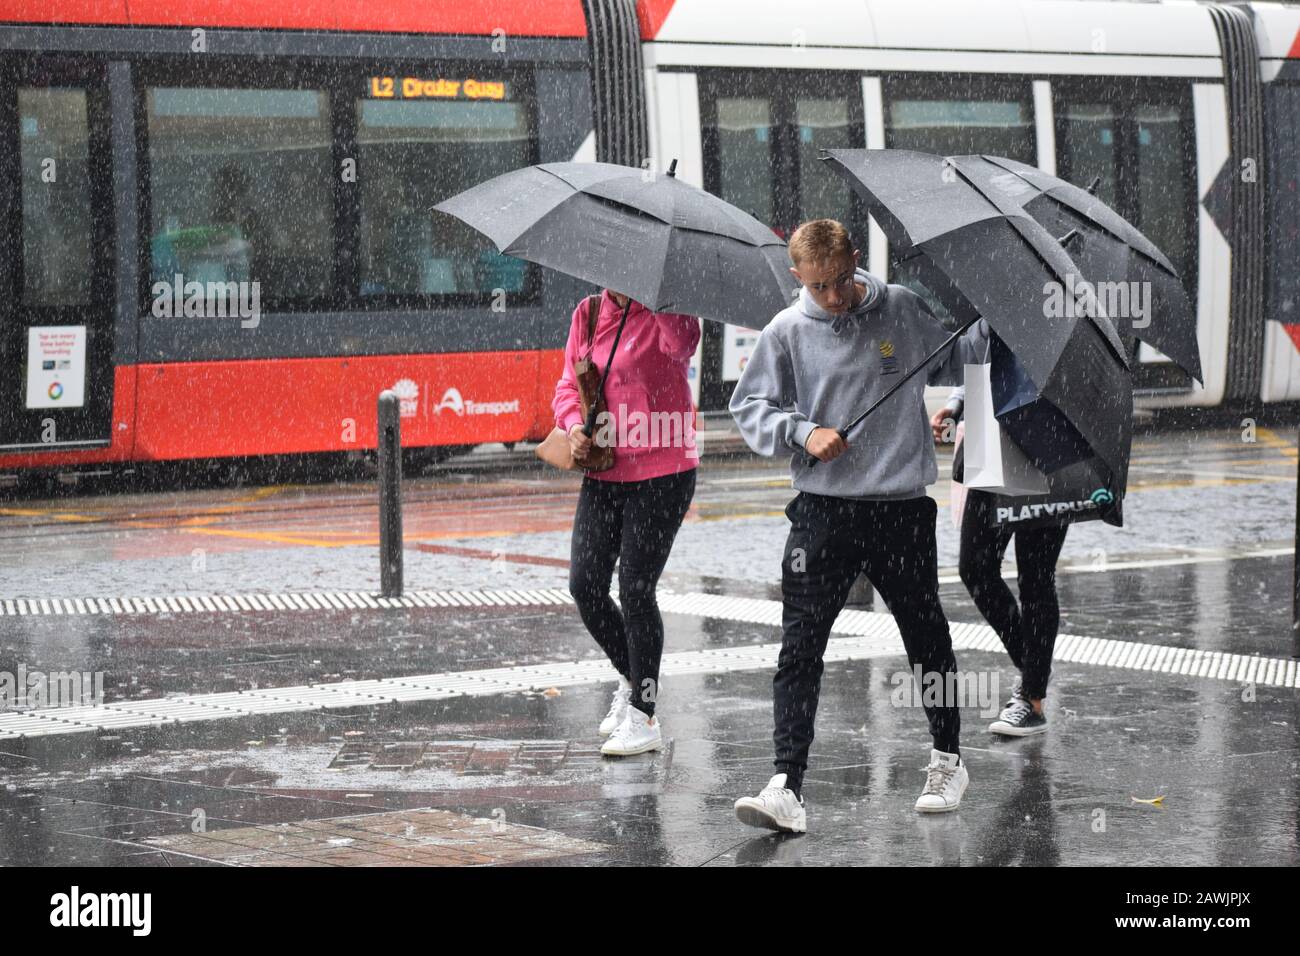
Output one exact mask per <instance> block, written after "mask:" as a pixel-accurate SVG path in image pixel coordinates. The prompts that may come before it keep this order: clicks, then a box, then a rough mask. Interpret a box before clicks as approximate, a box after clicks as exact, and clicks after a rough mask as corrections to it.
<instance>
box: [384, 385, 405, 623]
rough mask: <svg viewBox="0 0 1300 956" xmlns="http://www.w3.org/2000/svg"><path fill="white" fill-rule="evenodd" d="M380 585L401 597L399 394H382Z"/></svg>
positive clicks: (391, 593)
mask: <svg viewBox="0 0 1300 956" xmlns="http://www.w3.org/2000/svg"><path fill="white" fill-rule="evenodd" d="M379 584H380V589H381V590H382V591H383V595H384V597H388V598H391V597H401V596H402V419H401V415H400V411H399V406H398V400H397V393H395V392H392V391H389V390H385V391H382V392H380V393H379Z"/></svg>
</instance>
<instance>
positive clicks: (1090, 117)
mask: <svg viewBox="0 0 1300 956" xmlns="http://www.w3.org/2000/svg"><path fill="white" fill-rule="evenodd" d="M1053 100H1054V112H1055V116H1056V120H1055V122H1056V147H1057V151H1058V155H1057V175H1059V176H1061V178H1063V179H1065V180H1067V181H1069V182H1072V183H1075V184H1077V185H1079V186H1084V187H1087V186H1090V185H1091V184H1092V183H1093V181H1094V180H1096V181H1097V188H1096V192H1097V196H1098V197H1099V198H1101V199H1102V200H1103V201H1105V202H1106V203H1107V204H1108V205H1109V206H1111V207H1112V208H1113V209H1114V210H1115V211H1116V212H1118V213H1119V214H1120V215H1122V216H1124V217H1125V218H1126V219H1128V220H1129V221H1130V222H1132V223H1133V225H1135V226H1137V227H1138V228H1139V229H1141V230H1142V232H1143V233H1144V234H1145V235H1146V236H1147V238H1149V239H1150V240H1151V241H1152V242H1154V243H1155V244H1156V245H1157V246H1158V247H1159V248H1160V249H1161V250H1162V251H1163V252H1164V253H1165V255H1166V256H1168V257H1169V260H1170V261H1171V262H1172V263H1173V264H1174V267H1175V268H1176V269H1177V270H1178V272H1179V275H1180V276H1181V277H1182V280H1183V285H1184V287H1185V288H1186V289H1187V292H1188V294H1191V295H1194V294H1195V283H1194V281H1193V276H1194V274H1195V270H1196V241H1195V236H1194V233H1193V229H1194V227H1195V211H1194V207H1193V202H1192V199H1193V197H1192V185H1193V184H1194V183H1195V169H1196V157H1195V152H1194V145H1193V143H1192V141H1191V138H1190V135H1189V130H1190V129H1191V126H1192V123H1191V107H1190V102H1189V100H1188V97H1187V94H1186V91H1185V90H1171V89H1162V88H1160V87H1155V86H1147V85H1144V84H1137V83H1134V82H1132V81H1130V80H1122V81H1121V80H1114V79H1111V80H1103V81H1100V82H1097V81H1078V82H1073V83H1072V82H1059V83H1054V84H1053Z"/></svg>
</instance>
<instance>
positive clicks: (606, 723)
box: [600, 674, 632, 737]
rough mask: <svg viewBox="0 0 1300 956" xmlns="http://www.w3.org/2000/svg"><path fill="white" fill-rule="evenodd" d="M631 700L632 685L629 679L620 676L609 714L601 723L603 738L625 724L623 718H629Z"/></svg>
mask: <svg viewBox="0 0 1300 956" xmlns="http://www.w3.org/2000/svg"><path fill="white" fill-rule="evenodd" d="M631 700H632V685H631V684H629V683H628V682H627V678H625V677H623V675H621V674H620V675H619V678H618V686H617V687H615V688H614V696H613V698H611V700H610V702H609V713H608V714H606V715H605V719H604V720H602V721H601V722H600V735H601V736H602V737H608V736H609V735H610V734H612V733H613V732H614V731H616V730H618V725H619V724H621V723H623V718H624V717H626V716H627V709H628V707H629V706H630V703H631Z"/></svg>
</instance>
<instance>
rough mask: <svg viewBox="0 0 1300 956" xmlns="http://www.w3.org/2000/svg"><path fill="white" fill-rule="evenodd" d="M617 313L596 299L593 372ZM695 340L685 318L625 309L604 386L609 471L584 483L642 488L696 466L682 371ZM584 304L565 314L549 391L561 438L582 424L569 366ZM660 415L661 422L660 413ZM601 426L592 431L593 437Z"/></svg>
mask: <svg viewBox="0 0 1300 956" xmlns="http://www.w3.org/2000/svg"><path fill="white" fill-rule="evenodd" d="M622 314H623V310H622V308H621V307H620V306H619V305H618V303H617V302H615V301H614V298H613V296H611V295H610V293H609V290H608V289H606V290H605V291H604V292H602V293H601V296H600V317H599V318H598V319H597V321H596V349H595V354H594V355H593V356H592V357H593V359H594V361H595V362H596V365H597V367H598V368H599V370H600V371H601V372H604V370H605V363H606V362H607V361H609V350H610V348H611V346H613V344H614V334H615V332H617V331H618V321H619V319H620V318H621V317H622ZM699 341H700V321H699V319H696V318H693V317H691V316H689V315H677V314H675V313H671V312H658V313H656V312H651V311H650V310H649V309H647V308H646V307H645V306H643V305H641V303H639V302H635V301H634V302H633V303H632V307H631V310H630V311H629V312H628V315H627V324H626V325H625V326H624V327H623V338H622V339H621V340H620V342H619V345H618V357H617V358H616V359H614V365H613V367H612V368H611V370H610V373H609V380H608V381H607V382H606V383H605V407H606V408H607V409H608V410H609V413H610V417H611V419H612V421H611V422H610V423H609V425H608V426H607V427H608V428H609V436H610V438H611V439H612V440H613V441H612V443H613V444H614V446H615V452H614V467H613V468H610V469H609V470H608V471H602V472H599V473H596V474H593V475H592V476H591V477H593V478H598V479H600V480H602V481H643V480H645V479H647V478H658V477H660V476H662V475H671V474H676V473H677V472H680V471H688V470H690V469H691V468H694V467H695V466H696V465H697V464H698V463H699V451H698V449H697V448H696V445H695V404H694V403H693V402H692V401H691V387H690V383H689V382H688V381H687V371H688V369H689V367H690V361H691V356H692V355H694V354H695V347H696V345H698V344H699ZM589 348H590V344H589V343H588V341H587V300H586V299H583V300H582V301H581V302H579V303H578V307H577V308H576V309H574V310H573V320H572V322H570V324H569V340H568V342H567V343H566V344H565V347H564V374H563V375H562V376H561V377H560V380H559V382H557V383H556V385H555V400H554V401H553V402H552V403H551V406H552V408H554V409H555V424H556V425H557V426H558V427H560V428H562V429H564V430H565V431H566V432H567V431H568V430H569V429H570V428H571V427H572V426H573V425H575V424H577V423H580V422H581V421H582V403H581V401H580V400H579V397H578V380H577V376H576V375H575V374H574V371H573V366H574V363H575V362H577V360H578V359H580V358H582V357H583V356H584V355H586V354H587V351H588V349H589ZM665 412H666V413H668V414H667V415H665V414H663V413H665ZM600 428H601V425H600V424H599V423H598V424H597V430H598V432H599V429H600Z"/></svg>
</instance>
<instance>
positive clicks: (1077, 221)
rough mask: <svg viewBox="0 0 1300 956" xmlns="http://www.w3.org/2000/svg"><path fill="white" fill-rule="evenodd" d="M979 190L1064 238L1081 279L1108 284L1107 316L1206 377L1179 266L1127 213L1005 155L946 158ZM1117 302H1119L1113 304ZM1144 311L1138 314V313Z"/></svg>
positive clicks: (1191, 309) (1194, 374)
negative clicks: (1001, 198) (1004, 199)
mask: <svg viewBox="0 0 1300 956" xmlns="http://www.w3.org/2000/svg"><path fill="white" fill-rule="evenodd" d="M947 161H948V162H949V163H951V164H952V165H953V166H954V167H955V168H956V169H958V170H960V172H961V173H962V175H963V176H964V177H966V178H967V179H968V180H969V181H970V182H971V183H973V184H974V185H975V186H976V187H977V188H978V189H980V191H981V192H983V193H985V194H987V193H988V191H989V190H990V189H995V190H998V191H999V192H1001V193H1002V194H1003V195H1004V196H1006V197H1007V198H1008V200H1009V201H1011V202H1013V203H1016V204H1017V205H1019V206H1020V207H1022V208H1023V209H1024V211H1025V212H1026V213H1027V214H1028V215H1029V216H1031V217H1032V218H1033V219H1034V220H1035V221H1036V222H1038V223H1039V224H1040V225H1042V226H1043V227H1044V228H1045V229H1046V230H1047V231H1048V232H1049V233H1050V234H1051V235H1053V236H1056V237H1057V238H1058V239H1060V238H1063V237H1069V238H1068V239H1066V240H1065V242H1064V246H1065V249H1066V251H1067V252H1068V253H1069V255H1070V258H1071V259H1072V260H1074V262H1075V264H1077V265H1078V267H1079V270H1080V275H1079V276H1078V278H1079V279H1081V280H1086V281H1087V282H1089V283H1091V284H1092V285H1094V286H1101V284H1103V283H1104V284H1105V288H1106V289H1107V291H1108V293H1109V294H1108V295H1106V296H1104V298H1105V299H1106V300H1107V305H1108V308H1107V316H1108V318H1110V320H1111V321H1112V322H1113V323H1114V324H1115V326H1116V328H1118V329H1119V330H1120V331H1121V332H1125V333H1128V334H1130V335H1132V336H1133V337H1134V338H1137V339H1141V340H1142V341H1143V342H1146V343H1147V344H1148V345H1151V346H1153V347H1154V348H1157V349H1159V350H1160V351H1161V352H1163V353H1164V354H1165V355H1167V356H1168V357H1169V358H1170V359H1172V360H1173V361H1174V362H1176V363H1177V364H1178V365H1180V366H1182V367H1183V368H1184V369H1186V370H1187V372H1188V373H1189V374H1190V375H1192V376H1193V377H1194V378H1196V380H1197V381H1201V380H1202V379H1201V354H1200V351H1201V350H1200V346H1199V344H1198V343H1197V339H1196V312H1195V310H1194V309H1193V308H1192V303H1191V300H1190V299H1189V298H1188V296H1187V291H1186V289H1185V288H1184V287H1183V283H1182V281H1181V279H1180V278H1179V276H1178V272H1177V270H1176V269H1174V266H1173V264H1172V263H1171V262H1170V261H1169V259H1168V258H1167V257H1166V256H1165V254H1164V253H1163V252H1161V251H1160V250H1159V249H1158V248H1157V247H1156V245H1155V244H1154V243H1153V242H1151V240H1150V239H1148V238H1147V237H1146V236H1144V235H1142V233H1141V232H1139V231H1138V230H1137V229H1136V228H1135V227H1134V226H1133V225H1132V224H1131V223H1129V221H1128V220H1127V219H1125V218H1124V217H1123V216H1121V215H1120V214H1119V213H1117V212H1115V210H1113V209H1111V208H1110V207H1109V206H1107V205H1106V204H1105V203H1104V202H1102V201H1101V200H1100V199H1099V198H1097V197H1096V196H1094V195H1093V194H1092V193H1091V192H1089V191H1088V190H1086V189H1080V188H1079V187H1078V186H1075V185H1073V184H1072V183H1068V182H1066V181H1065V180H1063V179H1058V178H1057V177H1055V176H1050V175H1048V174H1047V173H1045V172H1043V171H1042V170H1041V169H1038V168H1036V167H1034V166H1029V165H1026V164H1025V163H1020V162H1016V161H1015V160H1012V159H1003V158H1002V157H999V156H951V157H948V160H947ZM1117 304H1118V308H1114V307H1111V306H1115V305H1117ZM1139 313H1140V314H1139Z"/></svg>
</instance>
